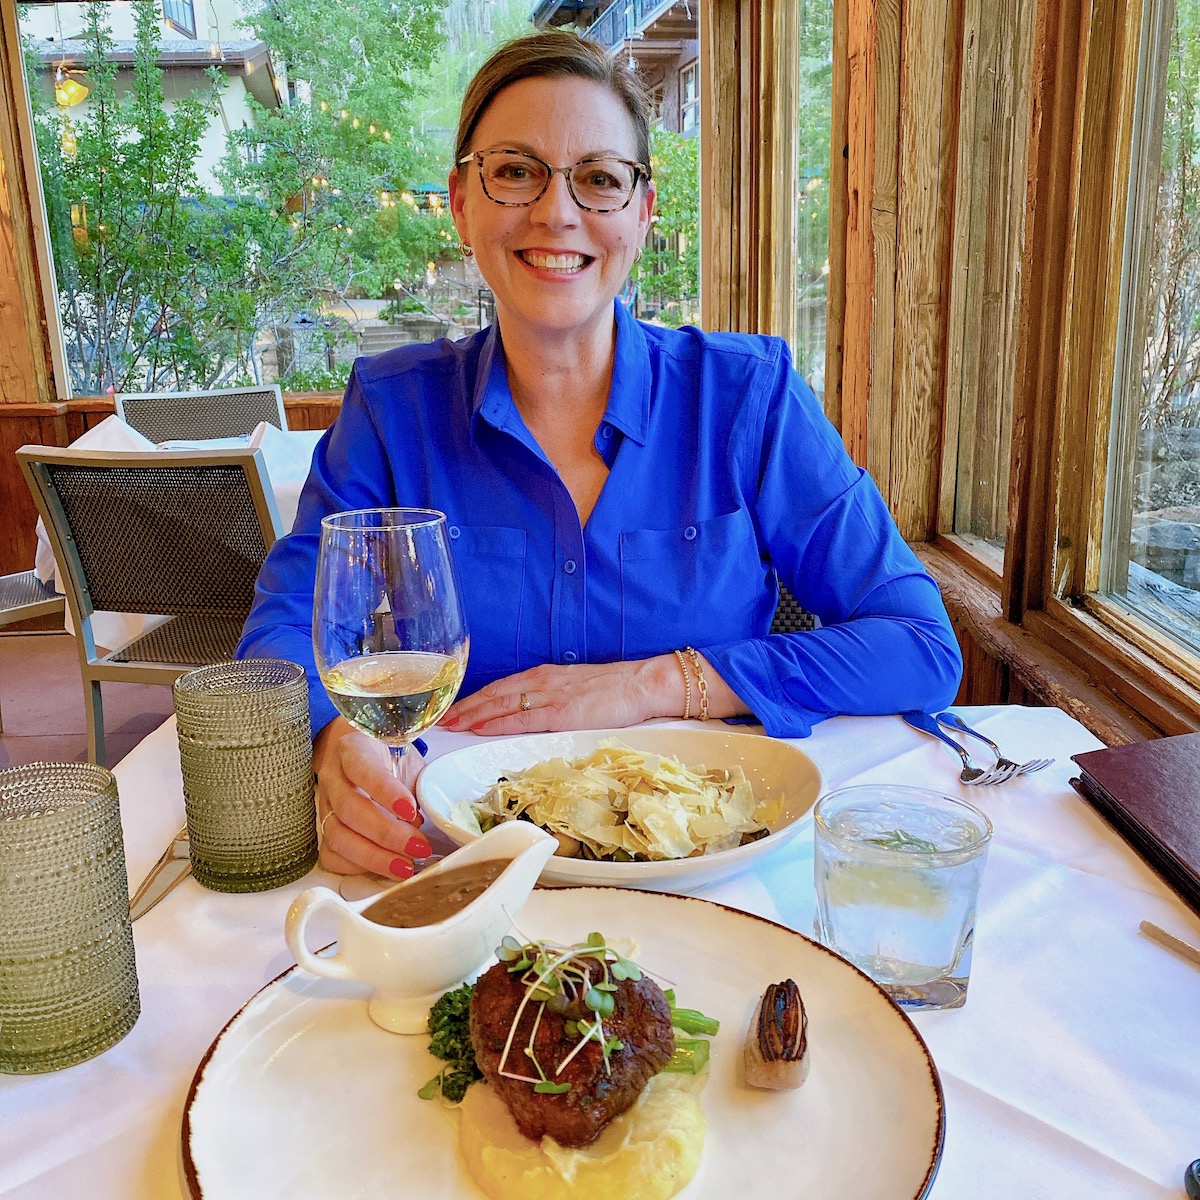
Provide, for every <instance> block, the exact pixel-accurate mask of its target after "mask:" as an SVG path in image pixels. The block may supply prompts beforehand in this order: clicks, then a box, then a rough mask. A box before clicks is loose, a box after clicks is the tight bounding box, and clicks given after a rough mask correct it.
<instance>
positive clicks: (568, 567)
mask: <svg viewBox="0 0 1200 1200" xmlns="http://www.w3.org/2000/svg"><path fill="white" fill-rule="evenodd" d="M563 570H564V571H566V573H567V574H568V575H574V574H575V560H574V559H573V558H568V559H567V561H566V562H565V563H563Z"/></svg>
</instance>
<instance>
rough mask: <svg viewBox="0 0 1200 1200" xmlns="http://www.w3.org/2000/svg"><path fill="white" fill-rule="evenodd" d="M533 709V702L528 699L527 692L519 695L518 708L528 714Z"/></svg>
mask: <svg viewBox="0 0 1200 1200" xmlns="http://www.w3.org/2000/svg"><path fill="white" fill-rule="evenodd" d="M532 707H533V701H532V700H530V698H529V693H528V692H522V693H521V704H520V708H521V711H522V712H528V711H529V710H530V709H531V708H532Z"/></svg>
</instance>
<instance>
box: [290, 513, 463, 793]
mask: <svg viewBox="0 0 1200 1200" xmlns="http://www.w3.org/2000/svg"><path fill="white" fill-rule="evenodd" d="M469 646H470V638H469V637H468V636H467V625H466V621H465V620H464V618H463V613H462V605H461V603H460V601H459V593H458V583H457V579H456V577H455V573H454V561H453V559H452V558H451V557H450V547H449V542H448V540H447V537H446V518H445V516H444V514H442V513H440V512H436V511H434V510H432V509H421V508H368V509H360V510H358V511H356V512H344V513H334V514H333V515H331V516H328V517H326V518H325V519H324V520H323V521H322V522H321V549H320V555H319V557H318V559H317V580H316V590H315V595H314V603H313V648H314V650H315V653H316V661H317V670H318V671H319V672H320V674H321V682H322V683H323V684H324V685H325V690H326V691H327V692H328V693H329V698H330V699H331V700H332V701H333V703H334V704H335V705H336V706H337V709H338V711H339V712H340V713H341V714H342V716H344V717H345V718H346V719H347V720H348V721H349V722H350V723H351V724H352V725H354V726H355V727H356V728H358V729H361V730H362V731H363V732H364V733H367V734H370V736H371V737H373V738H377V739H378V740H379V741H381V742H383V743H384V744H385V745H386V746H387V747H388V749H389V751H390V752H391V758H392V770H393V772H395V773H396V774H397V776H398V775H399V770H400V759H401V756H402V755H403V753H404V749H405V747H406V746H408V744H409V743H410V742H411V741H412V740H413V738H415V737H416V736H417V735H418V734H419V733H421V732H422V730H425V729H428V728H429V726H431V725H433V724H435V723H436V722H437V720H438V719H439V718H440V717H441V715H442V713H444V712H445V711H446V709H447V708H449V707H450V704H451V703H452V701H453V700H454V697H455V696H456V695H457V694H458V689H459V686H460V685H461V683H462V679H463V672H464V671H465V670H466V667H467V652H468V649H469Z"/></svg>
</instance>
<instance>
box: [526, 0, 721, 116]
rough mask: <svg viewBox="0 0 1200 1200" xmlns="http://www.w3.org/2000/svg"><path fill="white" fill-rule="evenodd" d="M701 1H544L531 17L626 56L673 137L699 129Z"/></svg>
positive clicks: (534, 21) (539, 26)
mask: <svg viewBox="0 0 1200 1200" xmlns="http://www.w3.org/2000/svg"><path fill="white" fill-rule="evenodd" d="M699 3H700V0H612V2H610V3H602V4H595V3H589V2H587V0H566V2H561V0H559V2H556V0H543V3H541V4H539V5H537V6H536V7H535V8H534V9H533V11H532V12H531V13H530V14H529V19H530V20H531V21H532V22H533V23H534V24H535V25H536V26H537V27H538V28H539V29H547V28H550V27H551V26H556V27H564V26H569V27H574V28H575V29H578V30H579V31H580V32H581V33H582V34H583V36H584V37H586V38H589V39H591V40H593V41H597V42H599V43H600V44H601V45H602V46H605V47H606V48H607V49H609V50H612V51H617V52H620V53H621V54H623V55H626V56H627V57H628V59H629V61H630V65H631V66H632V67H636V69H637V71H638V72H639V74H640V75H641V77H642V79H643V80H644V81H645V83H646V86H647V87H648V88H649V89H650V91H651V93H652V95H653V96H654V101H655V107H656V110H657V117H658V123H659V124H660V125H661V126H662V127H663V128H664V129H668V130H670V131H671V132H672V133H684V134H688V135H690V136H695V134H696V133H697V131H698V129H699V114H700V71H699V61H698V60H699V55H700V42H699V28H698V25H699V22H698V9H699Z"/></svg>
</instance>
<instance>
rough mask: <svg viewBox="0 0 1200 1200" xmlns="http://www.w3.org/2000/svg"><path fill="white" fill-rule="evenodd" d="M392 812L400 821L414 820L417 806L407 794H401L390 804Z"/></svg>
mask: <svg viewBox="0 0 1200 1200" xmlns="http://www.w3.org/2000/svg"><path fill="white" fill-rule="evenodd" d="M392 812H394V813H395V814H396V816H398V817H399V818H400V820H402V821H415V820H416V819H417V806H416V805H415V804H414V803H413V802H412V801H411V800H410V799H409V798H408V797H407V796H401V797H400V799H399V800H397V801H396V803H395V804H393V805H392Z"/></svg>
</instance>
